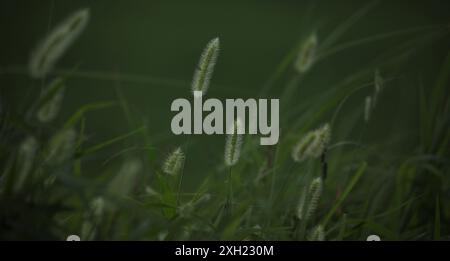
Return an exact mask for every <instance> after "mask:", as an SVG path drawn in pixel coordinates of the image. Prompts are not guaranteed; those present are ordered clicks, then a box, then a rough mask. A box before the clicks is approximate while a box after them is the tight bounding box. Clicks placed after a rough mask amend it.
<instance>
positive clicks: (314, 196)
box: [305, 177, 323, 220]
mask: <svg viewBox="0 0 450 261" xmlns="http://www.w3.org/2000/svg"><path fill="white" fill-rule="evenodd" d="M322 190H323V182H322V178H320V177H319V178H315V179H314V180H313V181H312V182H311V184H310V185H309V190H308V198H309V202H308V208H307V209H306V215H305V219H306V220H309V219H310V218H311V217H313V215H314V213H315V212H316V209H317V206H318V205H319V200H320V196H321V195H322Z"/></svg>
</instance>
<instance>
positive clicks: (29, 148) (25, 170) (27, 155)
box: [14, 136, 38, 192]
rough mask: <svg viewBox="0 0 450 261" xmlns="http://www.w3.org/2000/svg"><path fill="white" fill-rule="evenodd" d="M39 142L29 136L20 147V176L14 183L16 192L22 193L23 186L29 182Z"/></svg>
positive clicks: (18, 158)
mask: <svg viewBox="0 0 450 261" xmlns="http://www.w3.org/2000/svg"><path fill="white" fill-rule="evenodd" d="M37 148H38V141H37V140H36V138H34V137H32V136H29V137H27V138H25V139H24V140H23V141H22V143H21V144H20V146H19V151H18V155H17V162H18V166H19V171H18V176H17V179H16V181H15V183H14V190H15V191H16V192H17V191H20V190H21V189H22V187H23V184H24V183H25V182H26V181H27V178H28V176H29V174H30V171H31V170H32V168H33V164H34V159H35V157H36V151H37Z"/></svg>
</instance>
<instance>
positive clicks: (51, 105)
mask: <svg viewBox="0 0 450 261" xmlns="http://www.w3.org/2000/svg"><path fill="white" fill-rule="evenodd" d="M63 84H64V82H63V80H62V79H61V78H56V79H54V80H53V81H52V82H51V83H50V85H49V86H47V87H46V88H45V89H44V91H43V93H42V96H41V97H42V98H43V99H45V102H44V103H43V104H42V105H41V106H40V108H39V109H38V112H37V115H36V116H37V119H38V120H39V121H40V122H42V123H47V122H50V121H52V120H53V119H55V117H56V116H57V115H58V113H59V110H60V108H61V103H62V101H63V97H64V89H65V88H64V85H63Z"/></svg>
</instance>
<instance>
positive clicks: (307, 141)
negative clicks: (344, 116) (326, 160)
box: [291, 123, 331, 162]
mask: <svg viewBox="0 0 450 261" xmlns="http://www.w3.org/2000/svg"><path fill="white" fill-rule="evenodd" d="M330 138H331V128H330V125H329V124H328V123H327V124H325V125H323V126H322V127H321V128H319V129H317V130H314V131H310V132H308V133H307V134H306V135H305V136H304V137H303V138H302V139H300V141H299V142H298V143H297V144H296V145H295V146H294V148H293V149H292V153H291V155H292V158H293V159H294V161H296V162H302V161H304V160H306V159H307V158H310V157H312V158H317V157H319V156H320V155H322V153H323V152H324V151H325V149H326V147H327V146H328V143H329V142H330Z"/></svg>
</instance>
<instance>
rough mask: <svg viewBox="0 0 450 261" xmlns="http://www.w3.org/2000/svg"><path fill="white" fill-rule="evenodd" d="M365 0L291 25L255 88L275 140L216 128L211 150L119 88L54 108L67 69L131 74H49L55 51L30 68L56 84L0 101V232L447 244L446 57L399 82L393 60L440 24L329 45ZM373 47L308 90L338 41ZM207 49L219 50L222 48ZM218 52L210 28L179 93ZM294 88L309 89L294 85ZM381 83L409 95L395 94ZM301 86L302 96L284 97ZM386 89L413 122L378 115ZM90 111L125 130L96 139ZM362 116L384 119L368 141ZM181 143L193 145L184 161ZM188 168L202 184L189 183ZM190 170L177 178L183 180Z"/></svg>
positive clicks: (426, 41)
mask: <svg viewBox="0 0 450 261" xmlns="http://www.w3.org/2000/svg"><path fill="white" fill-rule="evenodd" d="M377 3H378V2H377V1H374V2H371V3H369V4H368V5H365V6H363V7H361V8H360V9H359V10H356V11H355V12H354V14H353V15H350V16H349V17H348V18H347V19H344V20H343V21H341V22H340V23H339V24H338V25H337V26H336V27H335V29H334V30H332V31H331V32H330V33H329V34H328V35H323V37H320V36H321V34H320V30H317V31H313V32H314V33H311V32H306V31H305V33H304V34H303V37H299V38H300V39H301V40H300V41H299V43H297V44H295V45H294V48H293V49H292V50H290V51H288V52H287V55H286V56H285V57H283V58H282V60H281V62H280V64H279V65H278V66H274V70H273V74H271V75H269V77H268V80H267V81H265V82H264V83H263V85H262V86H261V88H260V89H258V91H257V93H255V96H256V95H258V94H259V95H260V97H262V96H267V95H269V94H271V95H272V94H273V95H274V96H275V97H281V104H282V108H281V114H280V118H281V119H280V122H281V132H280V133H281V135H280V141H279V143H278V144H277V145H275V146H267V147H264V146H259V144H258V142H257V139H256V138H255V137H252V136H248V135H247V136H245V135H237V134H235V135H229V137H225V136H223V144H224V145H225V153H224V150H223V147H220V148H219V147H215V149H216V150H214V151H211V150H208V149H207V148H204V147H202V146H201V145H199V144H198V142H199V139H198V137H177V138H174V137H173V136H164V135H157V134H156V133H152V132H151V131H152V130H153V129H154V126H155V125H159V124H160V123H159V122H157V121H153V119H151V118H150V117H145V116H142V115H140V114H139V113H137V112H136V110H135V108H134V106H133V104H132V103H130V102H129V101H128V99H127V97H126V96H125V95H124V94H123V93H122V88H119V87H117V88H116V92H117V93H116V94H117V97H116V98H111V97H105V100H104V101H90V102H83V104H77V106H78V108H76V109H75V110H73V111H70V110H69V109H67V108H66V109H65V110H66V111H64V106H65V105H67V103H66V101H67V100H70V99H71V98H70V96H67V93H68V91H69V87H71V86H73V85H76V83H77V81H76V79H77V77H88V78H91V79H99V78H101V79H103V80H104V79H107V80H112V81H116V80H117V79H122V80H127V79H128V80H130V79H132V80H136V78H133V77H131V76H127V75H112V74H101V73H95V72H80V71H78V70H77V69H73V71H70V72H67V71H58V70H57V69H56V68H53V67H54V65H55V64H56V62H57V61H56V58H55V60H52V61H51V64H50V65H48V66H47V67H46V68H44V69H45V70H44V69H42V68H41V69H42V70H41V71H42V72H41V73H40V74H39V77H41V74H42V75H44V74H45V75H47V74H49V73H50V71H53V72H54V74H56V75H57V76H59V77H60V78H51V79H48V80H46V79H40V80H39V81H37V82H38V83H37V84H42V87H43V90H42V91H41V92H39V90H36V88H34V89H32V90H30V93H31V94H32V95H31V96H32V97H38V98H37V99H36V100H35V101H33V102H31V103H29V104H30V105H29V106H19V105H17V104H7V106H5V105H4V104H2V103H0V106H5V107H1V108H0V122H1V126H0V138H1V140H0V145H1V147H0V167H1V169H0V239H6V240H19V239H32V240H44V239H45V240H48V239H50V240H52V239H53V240H63V239H65V237H67V235H70V234H79V235H80V236H81V238H82V240H365V239H366V237H367V236H368V235H370V234H378V235H379V236H380V237H381V238H382V240H430V239H434V240H442V239H449V238H450V222H449V221H450V193H449V191H450V176H449V159H450V151H449V148H450V128H449V119H450V106H449V88H448V86H449V82H450V53H449V54H446V55H447V56H444V57H445V58H444V59H440V60H439V62H441V63H442V64H441V65H439V66H436V64H435V63H432V65H433V66H435V67H440V68H441V69H440V70H439V71H438V72H434V73H433V72H428V71H427V73H426V75H425V76H424V79H427V80H428V81H425V80H423V79H422V78H419V77H414V76H411V75H415V74H414V73H415V71H414V70H412V71H411V68H410V67H409V66H408V63H410V62H411V61H414V59H415V55H418V54H419V53H421V52H425V53H428V52H431V51H430V49H427V48H429V46H432V45H433V44H436V43H441V42H442V41H443V42H445V43H446V44H448V32H449V30H448V27H445V26H437V27H424V28H406V29H402V30H399V31H396V32H383V33H380V34H377V35H369V36H365V37H362V38H360V39H351V40H350V41H348V42H346V41H344V40H342V37H343V35H345V33H346V32H347V31H348V30H350V29H351V27H352V26H353V25H355V24H356V23H358V22H359V21H360V20H361V19H364V17H365V16H366V15H367V14H368V13H369V12H370V11H371V10H373V9H374V8H376V6H377ZM85 15H86V16H87V14H85ZM92 15H93V17H92V18H94V17H95V13H93V14H92ZM86 19H87V18H86ZM319 29H320V28H319ZM316 34H317V35H316ZM398 36H402V37H399V38H398ZM445 37H447V38H445ZM305 39H306V40H305ZM322 39H323V40H322ZM393 39H394V40H395V41H394V40H393ZM72 40H74V39H71V41H70V45H72ZM221 41H223V42H224V43H226V41H227V39H226V37H221ZM305 41H306V42H305ZM383 41H386V42H388V46H389V48H386V49H385V50H384V51H382V52H381V53H377V54H376V55H375V58H373V57H372V59H371V58H367V59H370V60H367V61H366V62H365V63H364V66H357V68H355V69H353V71H352V72H349V73H347V74H342V75H341V74H339V75H338V76H337V80H335V81H333V82H327V83H326V84H327V88H326V89H325V90H324V89H322V90H320V91H316V90H314V88H316V87H317V88H319V87H320V86H321V82H320V81H319V80H320V78H321V75H320V71H321V69H322V68H323V67H322V66H326V65H327V62H328V59H329V58H330V57H333V56H335V55H341V54H342V53H344V54H345V55H353V51H354V50H353V48H355V54H354V55H358V54H357V52H356V49H357V48H361V47H362V46H364V45H365V44H368V43H374V42H376V43H379V42H383ZM391 41H394V44H390V43H391ZM73 44H74V45H76V43H73ZM426 47H427V48H426ZM74 48H75V47H74ZM223 49H224V52H223V55H222V56H221V59H222V57H223V59H224V60H226V57H227V55H229V53H230V52H232V51H233V49H232V48H230V49H227V45H226V44H224V47H223ZM218 50H219V42H218V38H217V39H214V40H212V41H211V42H210V43H209V44H208V46H207V47H206V49H205V51H204V54H203V56H202V57H201V60H200V65H199V66H198V68H196V76H194V81H193V83H192V84H193V86H191V87H192V89H193V90H202V91H204V92H205V91H206V89H207V88H208V87H209V80H210V78H211V74H212V72H213V69H214V64H215V61H216V59H217V55H218ZM225 50H226V51H225ZM364 50H367V49H364ZM344 51H345V52H344ZM369 51H370V50H369ZM57 54H58V55H57V56H58V57H59V56H60V55H62V52H58V53H57ZM41 56H42V55H41ZM340 57H341V59H342V56H340ZM41 58H42V57H41ZM52 59H53V58H52ZM344 62H345V61H344V60H342V63H344ZM236 64H237V65H236V66H239V61H236ZM313 65H314V66H313ZM424 66H426V65H424ZM188 69H189V68H188ZM191 69H192V68H191ZM191 69H189V71H191ZM243 69H245V68H243ZM218 70H220V68H218ZM218 70H217V71H218ZM380 71H381V72H383V74H382V76H381V75H380ZM26 72H27V73H28V71H27V70H26ZM317 72H319V73H317ZM215 73H217V72H215ZM405 75H406V76H405ZM218 78H219V77H217V78H216V77H215V79H217V81H218ZM405 78H408V79H407V80H405ZM54 79H56V80H54ZM146 79H147V78H146ZM148 79H150V78H148ZM148 79H147V80H148ZM219 79H220V78H219ZM431 79H433V80H431ZM137 80H139V79H137ZM33 81H36V80H33ZM130 81H131V80H130ZM215 81H216V80H215ZM150 82H152V83H153V84H155V85H160V84H162V85H164V84H166V85H171V86H178V87H180V86H181V87H183V88H186V90H185V93H188V90H189V83H183V82H182V83H181V84H180V83H179V82H176V81H174V80H170V79H169V80H158V79H156V80H155V79H150V80H149V81H145V83H146V84H150ZM163 83H164V84H163ZM309 85H312V86H314V88H311V89H312V91H311V90H309V91H307V90H306V89H305V88H303V86H309ZM66 86H67V87H66ZM33 87H35V86H33ZM214 87H215V85H212V86H211V91H213V88H214ZM20 88H22V87H20ZM23 88H24V89H25V87H23ZM396 90H398V91H399V92H401V93H405V92H406V93H408V94H411V96H408V97H412V98H411V99H415V100H416V102H415V103H414V104H408V103H400V102H399V101H398V99H399V98H398V97H400V96H401V95H397V96H396V94H395V91H396ZM63 91H64V94H65V95H66V96H65V97H64V100H63V99H62V97H63ZM302 95H305V96H307V97H306V99H304V100H302V102H294V101H295V99H296V98H297V97H300V96H302ZM366 97H367V99H368V100H369V101H370V102H366ZM401 97H402V98H403V97H405V96H401ZM392 99H394V100H396V101H395V103H396V105H397V103H398V105H399V106H400V105H402V106H404V108H398V114H399V115H400V116H399V118H406V117H413V118H414V119H416V120H417V122H415V123H416V125H417V126H416V128H411V127H410V126H406V127H404V128H400V127H399V126H397V124H398V125H400V124H399V123H398V118H397V119H393V118H392V119H391V118H389V117H388V116H389V115H388V114H389V113H393V112H389V111H388V112H386V110H384V111H383V106H384V105H385V104H387V103H388V102H389V100H392ZM405 99H406V98H405ZM350 102H352V103H350ZM375 104H376V106H375ZM416 104H418V105H416ZM168 107H169V106H167V108H161V110H164V109H167V110H169V109H168ZM401 109H404V111H402V110H401ZM62 111H64V112H65V113H62ZM6 112H7V113H6ZM99 112H106V113H110V114H111V115H114V116H113V117H111V118H115V117H116V114H117V113H121V114H123V115H125V118H126V121H127V122H120V125H121V127H123V128H125V129H127V130H126V131H124V132H122V131H120V132H119V131H116V130H115V129H114V130H111V131H112V132H115V133H116V135H114V136H113V137H108V138H103V137H104V136H103V135H102V134H101V133H99V132H97V131H93V130H92V129H90V128H89V124H90V123H92V120H93V121H97V120H98V121H101V117H100V116H98V114H96V113H99ZM382 112H383V113H382ZM30 115H31V116H30ZM369 115H370V117H369ZM140 116H141V117H140ZM148 118H150V119H148ZM89 120H91V121H89ZM120 120H121V118H119V117H118V119H117V121H120ZM325 122H328V123H329V124H328V123H327V124H323V123H325ZM236 125H237V124H236ZM376 125H379V126H381V127H378V126H377V127H378V128H377V130H380V129H381V130H383V129H387V131H386V132H383V137H382V138H381V139H378V140H377V139H376V137H375V138H374V137H372V136H371V135H373V132H371V131H370V130H371V128H375V127H374V126H376ZM397 127H398V128H397ZM167 128H169V126H168V127H167ZM236 130H237V127H236ZM331 131H332V132H333V135H332V136H331ZM96 135H97V137H100V138H98V139H96V138H94V137H95V136H96ZM99 140H101V141H100V142H99ZM168 143H170V144H168ZM180 143H181V144H180ZM174 146H176V148H177V149H175V150H174V151H173V152H172V153H171V154H169V155H167V154H166V153H165V152H166V151H169V150H170V148H174ZM196 148H200V150H198V149H197V150H196ZM194 153H201V155H200V158H201V160H200V161H199V162H198V161H196V160H195V157H193V154H194ZM224 154H225V155H224ZM224 159H225V161H224ZM192 165H198V166H200V168H197V169H200V170H201V173H199V172H198V170H194V171H193V168H190V166H192ZM166 174H171V175H166ZM199 174H202V175H199ZM199 176H201V177H204V178H202V180H200V182H197V181H198V177H199ZM195 177H197V178H196V179H195ZM191 180H194V182H190V183H194V185H193V186H190V187H189V186H185V185H184V184H185V183H186V181H191Z"/></svg>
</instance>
